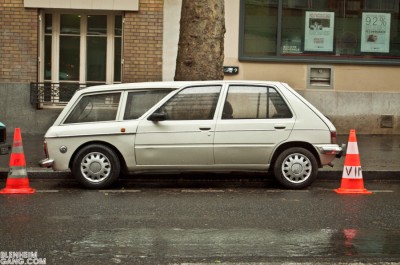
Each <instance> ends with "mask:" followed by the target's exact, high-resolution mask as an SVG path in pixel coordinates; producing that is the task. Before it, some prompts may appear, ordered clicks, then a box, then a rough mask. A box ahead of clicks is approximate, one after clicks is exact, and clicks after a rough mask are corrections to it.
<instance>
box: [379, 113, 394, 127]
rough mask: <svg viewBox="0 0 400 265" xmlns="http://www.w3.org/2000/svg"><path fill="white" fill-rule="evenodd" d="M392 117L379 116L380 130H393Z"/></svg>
mask: <svg viewBox="0 0 400 265" xmlns="http://www.w3.org/2000/svg"><path fill="white" fill-rule="evenodd" d="M393 119H394V117H393V115H381V128H393Z"/></svg>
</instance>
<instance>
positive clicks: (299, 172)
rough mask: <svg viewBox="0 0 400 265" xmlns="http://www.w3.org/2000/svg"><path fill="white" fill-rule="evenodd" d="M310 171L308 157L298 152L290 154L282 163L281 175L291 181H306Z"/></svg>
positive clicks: (310, 165) (310, 166)
mask: <svg viewBox="0 0 400 265" xmlns="http://www.w3.org/2000/svg"><path fill="white" fill-rule="evenodd" d="M311 172H312V164H311V161H310V159H308V157H306V156H305V155H303V154H300V153H294V154H290V155H289V156H287V157H286V158H285V160H284V161H283V163H282V173H283V176H284V177H285V178H286V179H287V180H288V181H290V182H292V183H301V182H304V181H306V180H307V179H308V178H309V177H310V176H311Z"/></svg>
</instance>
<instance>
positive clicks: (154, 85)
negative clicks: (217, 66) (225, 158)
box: [79, 80, 281, 93]
mask: <svg viewBox="0 0 400 265" xmlns="http://www.w3.org/2000/svg"><path fill="white" fill-rule="evenodd" d="M215 84H253V85H255V84H263V85H277V84H281V82H277V81H249V80H211V81H162V82H140V83H123V84H112V85H98V86H91V87H87V88H83V89H81V90H79V92H81V93H91V92H103V91H104V92H105V91H113V90H128V89H129V90H131V89H162V88H166V89H168V88H169V89H171V88H173V89H177V88H181V87H185V86H196V85H198V86H202V85H215Z"/></svg>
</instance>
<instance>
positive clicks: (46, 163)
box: [39, 158, 54, 168]
mask: <svg viewBox="0 0 400 265" xmlns="http://www.w3.org/2000/svg"><path fill="white" fill-rule="evenodd" d="M53 164H54V159H50V158H45V159H42V160H40V161H39V166H40V167H46V168H49V167H52V166H53Z"/></svg>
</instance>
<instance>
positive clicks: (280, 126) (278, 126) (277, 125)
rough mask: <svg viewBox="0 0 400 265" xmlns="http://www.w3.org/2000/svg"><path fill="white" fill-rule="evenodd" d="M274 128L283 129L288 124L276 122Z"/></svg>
mask: <svg viewBox="0 0 400 265" xmlns="http://www.w3.org/2000/svg"><path fill="white" fill-rule="evenodd" d="M274 128H275V129H277V130H282V129H285V128H286V125H285V124H275V125H274Z"/></svg>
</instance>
